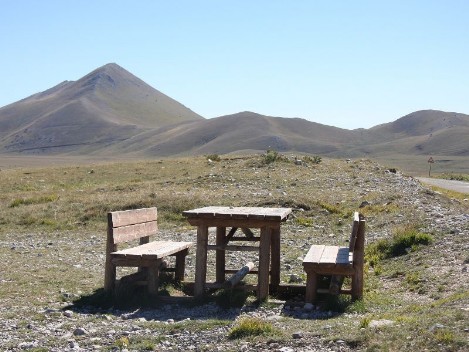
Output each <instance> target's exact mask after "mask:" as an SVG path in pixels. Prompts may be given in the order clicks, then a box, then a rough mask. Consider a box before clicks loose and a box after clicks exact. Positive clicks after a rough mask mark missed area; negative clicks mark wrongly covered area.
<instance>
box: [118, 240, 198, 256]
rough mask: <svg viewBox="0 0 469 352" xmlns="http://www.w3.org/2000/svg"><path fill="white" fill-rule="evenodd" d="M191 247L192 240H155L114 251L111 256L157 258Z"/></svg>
mask: <svg viewBox="0 0 469 352" xmlns="http://www.w3.org/2000/svg"><path fill="white" fill-rule="evenodd" d="M190 247H192V242H173V241H153V242H149V243H145V244H142V245H140V246H137V247H132V248H126V249H122V250H120V251H116V252H112V253H111V257H112V258H113V261H115V260H116V259H119V258H125V259H126V260H128V259H132V258H135V259H141V258H142V257H144V258H145V259H147V260H156V259H162V258H164V257H167V256H169V255H173V254H174V253H177V252H180V251H183V250H185V249H188V248H190Z"/></svg>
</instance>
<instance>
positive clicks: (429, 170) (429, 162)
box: [428, 157, 435, 177]
mask: <svg viewBox="0 0 469 352" xmlns="http://www.w3.org/2000/svg"><path fill="white" fill-rule="evenodd" d="M434 162H435V161H434V160H433V158H432V157H430V159H428V165H429V166H430V168H429V169H428V177H430V172H431V171H432V164H433V163H434Z"/></svg>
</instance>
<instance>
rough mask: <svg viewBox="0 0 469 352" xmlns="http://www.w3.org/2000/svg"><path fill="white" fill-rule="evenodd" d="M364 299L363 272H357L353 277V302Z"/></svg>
mask: <svg viewBox="0 0 469 352" xmlns="http://www.w3.org/2000/svg"><path fill="white" fill-rule="evenodd" d="M362 298H363V271H356V272H355V275H353V276H352V301H356V300H360V299H362Z"/></svg>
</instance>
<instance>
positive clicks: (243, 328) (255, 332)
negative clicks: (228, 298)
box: [228, 318, 274, 339]
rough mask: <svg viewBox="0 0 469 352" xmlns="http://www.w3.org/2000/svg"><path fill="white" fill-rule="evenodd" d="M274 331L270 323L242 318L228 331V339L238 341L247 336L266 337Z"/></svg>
mask: <svg viewBox="0 0 469 352" xmlns="http://www.w3.org/2000/svg"><path fill="white" fill-rule="evenodd" d="M273 331H274V328H273V327H272V324H271V323H268V322H265V321H262V320H261V319H258V318H242V319H240V320H239V321H238V322H237V324H236V325H235V326H234V327H233V328H232V329H231V330H230V332H229V335H228V337H229V338H230V339H239V338H242V337H248V336H261V335H268V334H270V333H272V332H273Z"/></svg>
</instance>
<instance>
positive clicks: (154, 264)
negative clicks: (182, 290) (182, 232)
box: [104, 208, 193, 294]
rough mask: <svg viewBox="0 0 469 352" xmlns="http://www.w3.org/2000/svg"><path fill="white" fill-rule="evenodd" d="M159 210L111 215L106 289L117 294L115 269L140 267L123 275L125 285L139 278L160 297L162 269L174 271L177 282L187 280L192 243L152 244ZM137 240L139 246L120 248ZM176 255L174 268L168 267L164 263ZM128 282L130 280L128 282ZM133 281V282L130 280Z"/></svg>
mask: <svg viewBox="0 0 469 352" xmlns="http://www.w3.org/2000/svg"><path fill="white" fill-rule="evenodd" d="M157 218H158V217H157V209H156V208H143V209H134V210H125V211H115V212H111V213H108V231H107V244H106V267H105V273H104V289H105V290H106V291H114V289H115V282H116V267H118V266H120V267H138V272H137V273H133V274H129V275H127V276H124V277H123V278H121V279H125V280H124V281H122V280H121V283H122V282H127V281H128V282H132V281H134V280H133V279H137V280H138V281H139V282H142V283H144V284H146V285H147V286H148V292H149V293H151V294H157V290H158V277H159V272H160V269H162V268H164V270H165V271H174V272H175V279H176V280H178V281H183V280H184V270H185V258H186V256H187V254H188V251H189V248H190V247H192V246H193V243H192V242H178V241H151V242H150V236H154V235H156V234H157V232H158V225H157ZM136 240H138V242H139V243H138V245H137V246H134V247H128V248H125V249H120V250H118V249H117V246H118V245H120V244H123V243H127V245H129V244H130V242H132V241H136ZM168 256H174V257H176V259H175V267H174V268H166V264H167V263H166V262H164V261H163V259H165V258H166V257H168ZM127 279H128V280H127ZM131 279H132V280H131Z"/></svg>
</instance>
